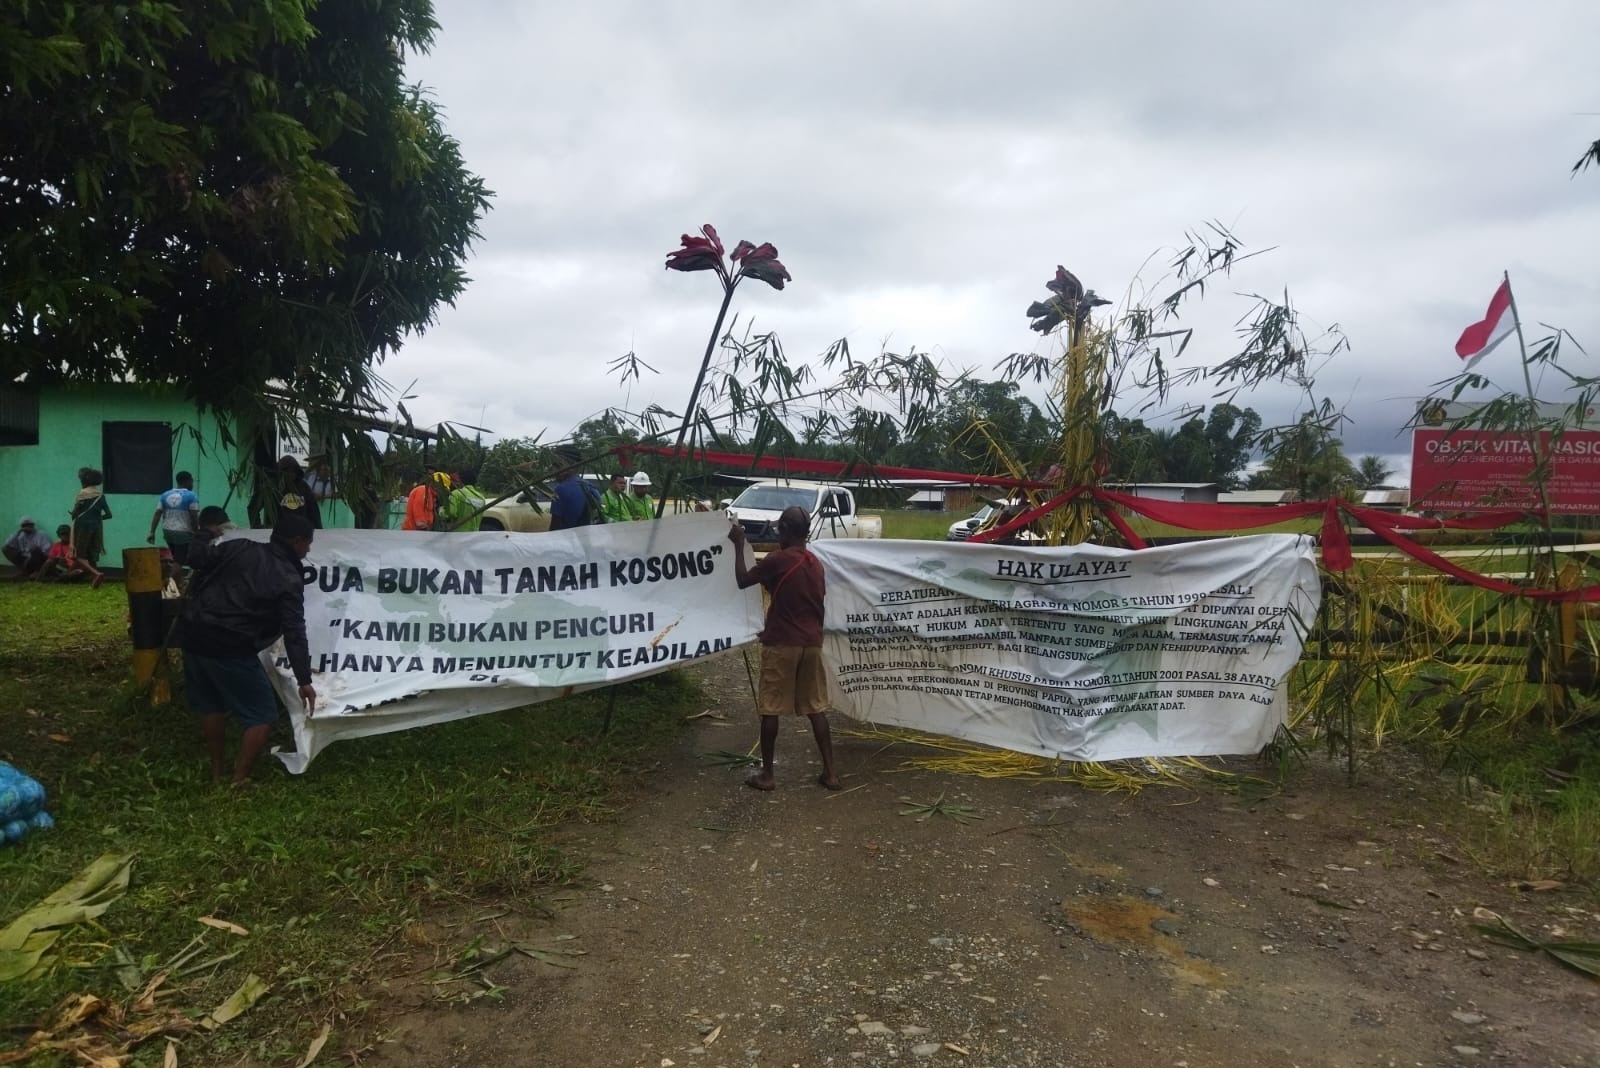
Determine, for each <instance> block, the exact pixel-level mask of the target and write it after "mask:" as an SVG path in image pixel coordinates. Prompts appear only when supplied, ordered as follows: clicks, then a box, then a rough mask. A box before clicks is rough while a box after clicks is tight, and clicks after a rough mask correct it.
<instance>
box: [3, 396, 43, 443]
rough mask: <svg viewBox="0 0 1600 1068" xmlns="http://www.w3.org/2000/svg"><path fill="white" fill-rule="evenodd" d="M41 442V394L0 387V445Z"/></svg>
mask: <svg viewBox="0 0 1600 1068" xmlns="http://www.w3.org/2000/svg"><path fill="white" fill-rule="evenodd" d="M37 444H39V394H37V393H35V392H33V391H32V390H25V389H5V388H0V445H37Z"/></svg>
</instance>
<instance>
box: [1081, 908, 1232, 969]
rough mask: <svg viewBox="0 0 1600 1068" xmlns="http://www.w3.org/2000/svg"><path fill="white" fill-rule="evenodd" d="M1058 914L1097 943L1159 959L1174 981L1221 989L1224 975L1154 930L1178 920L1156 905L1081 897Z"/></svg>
mask: <svg viewBox="0 0 1600 1068" xmlns="http://www.w3.org/2000/svg"><path fill="white" fill-rule="evenodd" d="M1061 911H1062V912H1065V913H1066V914H1067V919H1069V920H1071V921H1072V924H1073V926H1074V927H1076V928H1077V929H1078V930H1080V931H1082V932H1083V933H1084V934H1086V935H1088V936H1089V937H1090V938H1092V939H1094V940H1095V941H1096V942H1100V943H1103V944H1105V945H1111V946H1116V947H1120V948H1131V949H1135V950H1139V951H1141V952H1143V953H1146V954H1149V955H1150V956H1154V957H1159V958H1160V959H1161V960H1162V962H1163V963H1164V964H1165V965H1166V966H1167V969H1168V971H1169V972H1170V973H1171V975H1172V977H1173V978H1174V979H1177V980H1179V981H1181V982H1185V983H1191V984H1193V985H1195V986H1207V987H1217V986H1222V985H1224V981H1225V979H1226V976H1225V974H1224V973H1223V972H1221V971H1219V970H1218V969H1217V968H1216V967H1214V966H1213V965H1211V964H1209V963H1207V962H1206V961H1203V960H1201V959H1200V958H1199V957H1194V956H1191V955H1190V954H1189V952H1188V951H1187V950H1186V949H1184V948H1183V946H1182V944H1181V943H1179V942H1178V940H1177V939H1175V938H1173V937H1171V936H1170V935H1164V934H1162V933H1161V932H1160V931H1158V930H1156V928H1155V924H1156V922H1157V921H1159V920H1176V919H1177V918H1178V917H1177V915H1176V914H1174V913H1171V912H1168V911H1167V910H1166V909H1164V908H1162V907H1161V906H1159V905H1155V904H1152V903H1151V902H1149V901H1140V900H1138V899H1137V898H1131V897H1084V898H1074V899H1072V900H1070V901H1063V902H1062V903H1061Z"/></svg>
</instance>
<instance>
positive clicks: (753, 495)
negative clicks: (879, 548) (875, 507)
mask: <svg viewBox="0 0 1600 1068" xmlns="http://www.w3.org/2000/svg"><path fill="white" fill-rule="evenodd" d="M793 507H799V508H802V509H804V510H805V513H806V514H807V515H809V516H810V517H811V537H812V539H813V540H815V539H818V538H881V537H883V517H882V516H881V515H861V514H860V513H858V512H857V511H856V498H855V494H853V493H851V492H850V490H849V489H848V488H846V487H844V486H830V485H827V484H824V483H820V482H757V483H755V484H754V485H752V486H749V487H748V488H746V489H745V491H744V492H743V493H741V494H739V496H737V497H735V498H734V499H733V503H731V504H730V505H728V517H729V518H730V519H733V520H736V521H737V522H738V523H739V525H740V526H742V527H744V532H745V537H746V538H747V539H748V540H749V542H750V544H751V545H753V546H754V547H755V548H756V549H757V551H766V550H768V549H771V548H774V547H776V546H777V544H778V516H779V515H781V514H782V513H783V510H784V509H785V508H793Z"/></svg>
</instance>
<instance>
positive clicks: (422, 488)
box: [400, 471, 450, 530]
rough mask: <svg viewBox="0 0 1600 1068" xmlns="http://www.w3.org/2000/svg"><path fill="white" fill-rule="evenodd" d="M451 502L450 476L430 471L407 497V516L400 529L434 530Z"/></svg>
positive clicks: (441, 472)
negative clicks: (446, 506)
mask: <svg viewBox="0 0 1600 1068" xmlns="http://www.w3.org/2000/svg"><path fill="white" fill-rule="evenodd" d="M449 500H450V476H449V475H447V474H446V473H445V472H443V471H429V472H428V473H427V475H425V476H424V477H423V480H422V481H421V482H420V483H418V484H417V487H416V488H415V489H413V490H412V491H411V492H410V493H408V494H407V495H406V514H405V518H404V519H402V520H401V521H400V529H401V530H434V529H435V528H436V527H437V525H438V522H439V517H440V514H441V512H443V511H444V509H445V505H446V504H447V503H448V502H449Z"/></svg>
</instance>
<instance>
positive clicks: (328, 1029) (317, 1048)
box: [294, 1023, 333, 1068]
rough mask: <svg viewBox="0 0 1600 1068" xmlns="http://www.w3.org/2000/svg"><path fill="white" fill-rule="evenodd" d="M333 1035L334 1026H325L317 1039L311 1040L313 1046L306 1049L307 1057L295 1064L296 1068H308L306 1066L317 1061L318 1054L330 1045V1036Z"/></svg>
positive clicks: (318, 1033)
mask: <svg viewBox="0 0 1600 1068" xmlns="http://www.w3.org/2000/svg"><path fill="white" fill-rule="evenodd" d="M332 1033H333V1025H331V1024H326V1023H325V1024H323V1025H322V1030H320V1031H318V1032H317V1037H316V1038H313V1039H312V1040H311V1045H309V1046H307V1047H306V1055H305V1056H304V1057H301V1058H300V1060H299V1061H297V1062H296V1063H295V1066H294V1068H306V1065H308V1064H310V1063H311V1062H312V1061H314V1060H316V1059H317V1054H319V1053H321V1052H322V1047H323V1046H325V1045H327V1044H328V1036H329V1035H330V1034H332Z"/></svg>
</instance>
